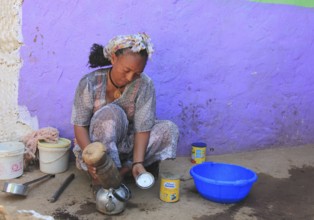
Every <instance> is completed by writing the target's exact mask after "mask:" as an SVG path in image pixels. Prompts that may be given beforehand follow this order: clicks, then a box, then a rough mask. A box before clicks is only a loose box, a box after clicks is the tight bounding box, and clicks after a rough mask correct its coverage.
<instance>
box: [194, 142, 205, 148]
mask: <svg viewBox="0 0 314 220" xmlns="http://www.w3.org/2000/svg"><path fill="white" fill-rule="evenodd" d="M192 146H194V147H206V143H204V142H195V143H192Z"/></svg>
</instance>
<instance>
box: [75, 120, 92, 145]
mask: <svg viewBox="0 0 314 220" xmlns="http://www.w3.org/2000/svg"><path fill="white" fill-rule="evenodd" d="M74 135H75V138H76V142H77V144H78V145H79V146H80V148H81V149H82V150H84V148H85V147H86V146H87V145H88V144H90V142H91V141H90V138H89V132H88V127H82V126H77V125H74Z"/></svg>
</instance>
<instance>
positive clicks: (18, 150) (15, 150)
mask: <svg viewBox="0 0 314 220" xmlns="http://www.w3.org/2000/svg"><path fill="white" fill-rule="evenodd" d="M24 148H25V145H24V144H23V143H22V142H18V141H10V142H1V143H0V157H7V156H15V155H18V154H23V153H24Z"/></svg>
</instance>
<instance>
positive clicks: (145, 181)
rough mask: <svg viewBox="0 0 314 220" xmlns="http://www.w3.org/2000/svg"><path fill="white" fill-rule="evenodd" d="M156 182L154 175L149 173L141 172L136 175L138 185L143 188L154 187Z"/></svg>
mask: <svg viewBox="0 0 314 220" xmlns="http://www.w3.org/2000/svg"><path fill="white" fill-rule="evenodd" d="M154 183H155V178H154V176H153V175H152V174H151V173H149V172H145V173H141V174H140V175H138V176H137V177H136V185H137V186H138V187H140V188H142V189H148V188H150V187H152V186H153V185H154Z"/></svg>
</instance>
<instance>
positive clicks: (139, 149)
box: [133, 131, 150, 162]
mask: <svg viewBox="0 0 314 220" xmlns="http://www.w3.org/2000/svg"><path fill="white" fill-rule="evenodd" d="M149 136H150V132H149V131H147V132H140V133H136V134H135V137H134V149H133V162H143V161H144V158H145V153H146V149H147V145H148V141H149Z"/></svg>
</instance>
